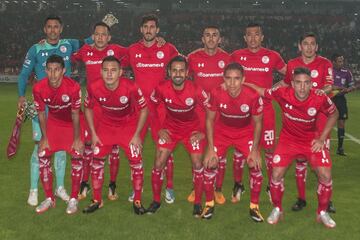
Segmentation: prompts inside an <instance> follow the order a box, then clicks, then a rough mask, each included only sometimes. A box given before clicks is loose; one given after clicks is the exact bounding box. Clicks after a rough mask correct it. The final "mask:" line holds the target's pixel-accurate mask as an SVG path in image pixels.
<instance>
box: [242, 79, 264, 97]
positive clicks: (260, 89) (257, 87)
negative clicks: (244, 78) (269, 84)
mask: <svg viewBox="0 0 360 240" xmlns="http://www.w3.org/2000/svg"><path fill="white" fill-rule="evenodd" d="M243 84H244V85H246V86H248V87H251V88H252V89H254V90H255V91H256V92H257V93H258V94H259V95H260V96H261V97H264V96H265V90H266V89H265V88H262V87H259V86H258V85H255V84H253V83H248V82H244V83H243Z"/></svg>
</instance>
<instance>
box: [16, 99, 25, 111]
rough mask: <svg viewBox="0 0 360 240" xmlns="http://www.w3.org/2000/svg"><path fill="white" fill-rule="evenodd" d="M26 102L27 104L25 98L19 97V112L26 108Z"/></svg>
mask: <svg viewBox="0 0 360 240" xmlns="http://www.w3.org/2000/svg"><path fill="white" fill-rule="evenodd" d="M25 102H26V98H25V97H24V96H21V97H19V99H18V104H17V107H18V110H20V109H21V108H23V107H24V105H25Z"/></svg>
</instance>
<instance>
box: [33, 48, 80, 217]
mask: <svg viewBox="0 0 360 240" xmlns="http://www.w3.org/2000/svg"><path fill="white" fill-rule="evenodd" d="M64 73H65V67H64V60H63V59H62V57H60V56H58V55H52V56H50V57H49V58H48V59H47V61H46V74H47V78H45V79H44V80H43V81H40V82H38V83H36V84H35V86H34V88H33V96H34V102H35V106H36V109H37V111H38V114H39V115H38V116H39V122H40V128H41V133H42V137H41V140H40V143H39V163H40V179H41V182H42V184H43V187H44V191H45V196H46V199H45V201H43V202H42V203H41V204H40V205H39V206H38V207H37V208H36V212H37V213H42V212H45V211H46V210H48V209H49V208H50V207H55V199H54V194H53V191H52V171H51V166H50V158H51V156H52V154H53V153H54V152H57V151H60V150H62V151H64V150H65V151H67V152H68V153H70V154H71V183H72V186H71V187H72V189H71V196H70V201H69V202H68V206H67V208H66V213H68V214H73V213H75V212H76V211H77V205H78V201H77V193H78V192H79V189H80V181H81V175H82V152H83V148H84V143H83V141H82V140H81V130H80V117H79V112H80V105H81V90H80V86H79V84H78V83H76V82H75V81H74V80H72V79H70V78H68V77H65V76H64ZM46 106H47V107H48V108H49V113H48V117H47V118H46V115H45V107H46Z"/></svg>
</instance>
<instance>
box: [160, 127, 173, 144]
mask: <svg viewBox="0 0 360 240" xmlns="http://www.w3.org/2000/svg"><path fill="white" fill-rule="evenodd" d="M158 135H159V139H161V140H163V141H165V142H167V143H168V142H171V138H170V132H169V130H167V129H160V130H159V132H158Z"/></svg>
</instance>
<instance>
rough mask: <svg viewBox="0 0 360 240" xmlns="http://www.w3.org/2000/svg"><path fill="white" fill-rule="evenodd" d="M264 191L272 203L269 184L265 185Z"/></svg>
mask: <svg viewBox="0 0 360 240" xmlns="http://www.w3.org/2000/svg"><path fill="white" fill-rule="evenodd" d="M266 193H267V195H268V197H269V201H270V203H271V204H272V203H273V202H272V198H271V192H270V186H269V185H267V186H266Z"/></svg>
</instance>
